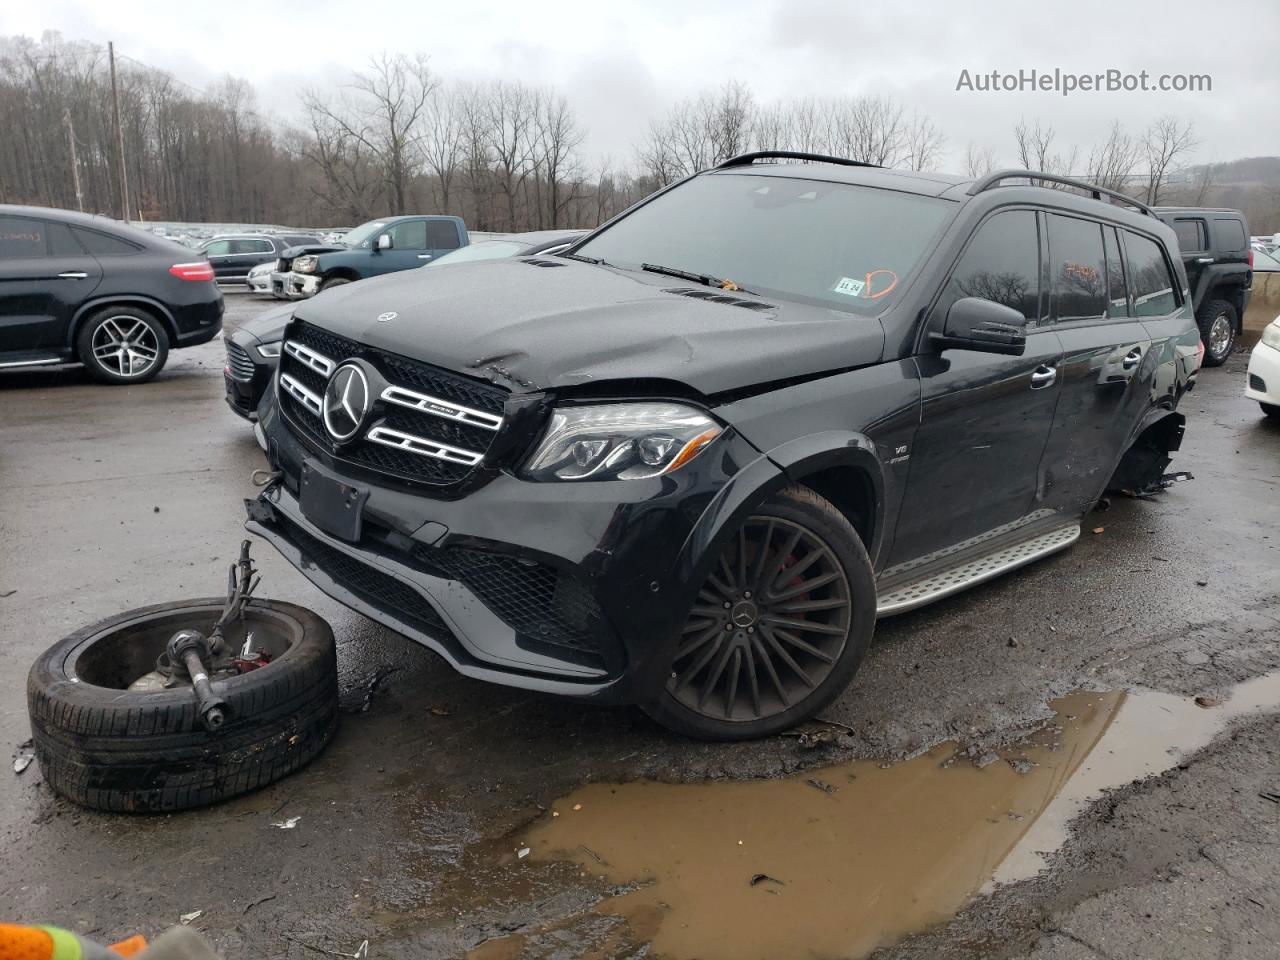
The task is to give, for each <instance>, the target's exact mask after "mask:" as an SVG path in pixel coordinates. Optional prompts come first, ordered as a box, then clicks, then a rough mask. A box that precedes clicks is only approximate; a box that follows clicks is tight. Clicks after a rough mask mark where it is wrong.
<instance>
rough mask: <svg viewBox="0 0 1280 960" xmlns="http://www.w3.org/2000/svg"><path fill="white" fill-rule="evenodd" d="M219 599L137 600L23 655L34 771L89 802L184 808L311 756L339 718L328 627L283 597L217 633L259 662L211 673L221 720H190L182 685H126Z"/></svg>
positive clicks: (192, 702)
mask: <svg viewBox="0 0 1280 960" xmlns="http://www.w3.org/2000/svg"><path fill="white" fill-rule="evenodd" d="M222 605H223V600H222V599H209V600H189V601H184V602H181V603H168V604H160V605H158V606H153V607H143V608H141V609H138V610H132V611H130V612H128V613H124V614H120V615H119V616H116V617H112V618H110V619H108V620H104V621H102V622H101V623H97V624H94V625H93V626H91V627H86V628H85V629H83V630H80V631H77V632H76V633H73V634H72V635H71V636H69V637H67V638H65V639H64V640H62V641H61V642H59V643H57V644H55V645H54V646H53V647H52V648H51V649H50V650H48V651H47V652H46V653H44V654H43V655H42V656H41V657H40V658H39V659H38V660H37V661H36V662H35V664H34V665H33V666H32V668H31V673H30V674H29V676H28V677H27V708H28V711H29V713H30V715H31V732H32V738H33V740H34V742H35V743H34V745H35V752H36V759H37V760H38V761H39V763H40V769H41V770H42V771H43V773H44V778H45V781H46V782H47V783H48V784H49V786H50V787H52V788H53V789H54V790H56V791H57V792H58V793H60V794H62V795H63V796H65V797H66V798H67V799H69V800H73V801H75V802H76V803H79V804H82V805H84V806H86V807H93V808H96V809H99V810H111V811H127V812H153V811H171V810H184V809H187V808H189V807H198V806H202V805H204V804H208V803H213V802H215V801H217V800H225V799H227V798H228V797H234V796H236V795H237V794H241V793H246V792H248V791H250V790H255V789H257V788H258V787H263V786H266V785H267V784H269V783H272V782H274V781H276V780H279V779H280V778H281V777H284V776H286V775H288V774H290V773H292V772H293V771H295V770H297V769H298V768H299V767H301V766H302V765H303V764H305V763H306V762H307V761H309V760H311V759H312V758H313V757H315V756H316V755H317V754H318V753H319V752H320V751H321V750H322V749H324V746H325V744H327V743H328V742H329V740H330V739H331V738H332V737H333V734H334V731H335V730H336V728H337V723H338V681H337V659H336V655H335V652H334V643H333V632H332V631H331V630H330V629H329V625H328V624H327V623H325V621H324V620H322V619H320V618H319V617H318V616H316V615H315V614H314V613H312V612H310V611H309V610H306V609H304V608H302V607H298V606H295V605H294V604H290V603H280V602H277V601H274V600H251V601H250V602H249V604H248V606H247V607H246V609H245V619H244V622H243V623H241V624H234V625H233V626H232V628H231V629H230V630H229V631H228V635H227V639H228V641H229V642H230V643H231V644H233V645H237V647H238V645H239V644H241V643H243V642H244V639H245V632H246V629H247V630H248V631H251V632H252V633H253V640H254V643H253V645H254V646H255V647H256V648H258V649H259V650H262V651H264V652H265V653H266V654H267V655H268V657H269V661H270V662H268V663H267V664H266V665H265V666H262V667H259V668H258V669H256V670H251V671H249V672H247V673H243V674H240V675H238V676H232V677H230V678H227V679H223V680H215V681H214V689H215V691H216V692H217V693H218V695H219V696H221V697H222V698H223V699H224V700H225V701H226V704H227V708H228V717H227V720H226V722H225V723H224V724H223V726H222V727H221V729H219V730H218V731H217V732H216V733H210V732H208V731H207V730H205V729H204V727H203V726H202V725H201V722H200V718H199V716H198V710H197V703H196V696H195V693H194V691H193V690H192V689H191V687H190V685H186V684H184V685H182V686H179V687H176V688H174V689H162V688H153V689H141V690H130V689H129V686H130V684H132V683H134V682H135V681H137V680H139V679H140V678H143V677H144V676H145V675H146V674H148V673H149V671H151V670H152V669H153V668H154V665H155V661H156V658H157V657H158V656H159V654H160V653H161V652H162V651H163V650H164V648H165V644H166V642H167V641H168V639H169V637H171V636H172V635H173V634H174V633H176V632H177V631H179V630H181V629H184V628H191V629H196V630H199V631H201V632H202V633H205V634H208V632H209V631H210V630H211V629H212V627H213V624H214V622H215V621H216V620H217V619H218V616H219V615H220V614H221V612H222Z"/></svg>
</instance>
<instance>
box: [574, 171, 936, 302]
mask: <svg viewBox="0 0 1280 960" xmlns="http://www.w3.org/2000/svg"><path fill="white" fill-rule="evenodd" d="M951 209H952V207H951V202H950V201H947V200H940V199H938V198H936V197H922V196H917V195H915V194H909V193H900V192H897V191H894V190H883V189H879V188H875V187H861V186H853V185H851V184H845V183H829V182H826V181H820V180H799V179H793V178H789V177H773V176H759V175H752V174H709V175H705V176H700V177H695V178H694V179H693V180H690V181H688V182H687V183H685V184H682V185H681V186H679V187H676V188H675V189H674V190H671V191H668V192H667V193H665V194H663V195H662V196H660V197H657V198H656V199H654V200H652V201H650V202H649V203H646V204H645V205H644V206H643V207H641V208H640V209H638V210H636V211H635V212H634V213H632V214H630V215H628V216H626V217H624V218H623V219H621V220H619V221H618V222H617V223H616V224H614V225H613V226H612V227H609V228H608V229H607V230H605V231H604V232H603V233H600V234H598V235H597V236H595V237H594V238H592V239H591V240H589V241H588V242H587V243H585V244H583V245H582V246H580V247H578V248H577V249H576V250H575V251H574V254H575V255H577V256H579V257H593V258H597V259H600V260H604V261H606V262H608V263H610V264H612V265H614V266H618V267H623V268H625V269H629V270H638V269H641V267H642V266H643V265H645V264H650V265H654V266H662V267H670V268H674V269H677V270H684V271H689V272H691V273H696V274H704V275H707V276H711V277H717V278H720V279H723V280H732V281H733V282H734V283H736V284H738V285H739V286H741V287H743V288H744V289H746V290H749V291H751V292H753V293H759V294H763V295H765V296H772V297H777V298H780V299H792V300H801V301H804V302H809V303H816V304H820V305H823V306H830V307H835V308H837V309H840V310H847V311H850V312H853V313H862V314H877V313H880V312H882V311H883V310H884V309H885V308H886V307H888V306H889V305H890V304H891V303H892V302H893V301H894V299H895V298H896V297H897V296H899V295H900V293H901V291H902V289H903V288H904V287H905V286H906V285H907V282H908V281H909V280H910V279H911V271H912V269H914V267H915V266H916V263H917V262H918V261H919V259H920V256H921V255H922V254H923V253H924V250H925V248H926V247H927V246H928V245H929V242H930V241H931V240H932V239H933V237H934V235H935V234H936V233H937V232H938V229H939V227H940V226H941V225H942V222H943V220H944V219H945V218H946V217H947V215H948V214H949V213H950V211H951Z"/></svg>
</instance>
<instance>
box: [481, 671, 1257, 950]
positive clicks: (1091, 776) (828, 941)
mask: <svg viewBox="0 0 1280 960" xmlns="http://www.w3.org/2000/svg"><path fill="white" fill-rule="evenodd" d="M1202 702H1203V703H1205V704H1207V706H1201V705H1198V704H1197V703H1196V701H1194V700H1189V699H1184V698H1180V697H1174V696H1170V695H1166V694H1157V693H1138V694H1134V695H1127V696H1126V695H1125V694H1122V693H1076V694H1072V695H1070V696H1068V697H1065V698H1063V699H1061V700H1058V701H1055V702H1054V703H1053V704H1052V705H1051V706H1052V707H1053V708H1054V710H1055V714H1056V717H1055V719H1054V720H1053V721H1052V722H1050V723H1049V724H1047V725H1046V726H1045V727H1044V728H1042V729H1041V730H1039V731H1037V732H1036V733H1034V734H1032V735H1030V736H1028V737H1025V738H1023V739H1021V740H1018V741H1016V742H1015V743H1012V744H1010V745H1008V746H1006V747H1003V748H999V749H997V750H994V751H990V752H985V753H983V752H979V753H978V754H977V755H976V756H970V755H969V754H968V753H962V752H958V751H957V748H956V747H955V745H954V744H942V745H939V746H937V747H935V748H933V749H932V750H930V751H928V752H927V753H924V754H922V755H920V756H918V757H915V758H914V759H912V760H909V761H906V762H904V763H900V764H896V765H893V766H884V765H880V764H877V763H875V762H871V761H854V762H851V763H847V764H842V765H839V766H834V767H828V768H824V769H819V770H815V771H808V772H806V773H803V774H800V775H797V776H795V777H792V778H788V779H785V780H776V781H761V782H715V783H703V784H662V783H653V782H637V783H630V784H625V785H608V784H592V785H589V786H586V787H583V788H581V789H579V790H577V791H575V792H574V793H572V794H571V795H569V796H568V797H565V798H564V799H563V800H561V801H559V802H557V803H556V804H555V805H554V807H553V809H552V811H549V812H548V814H547V815H546V816H545V817H544V818H543V819H542V820H541V821H540V822H539V823H538V824H537V825H536V826H535V827H534V828H532V829H531V830H530V831H529V832H528V834H527V836H526V838H525V839H526V841H527V843H528V845H529V847H530V848H531V851H532V852H531V854H530V858H531V859H533V860H551V861H569V862H572V863H574V864H576V865H577V866H578V867H579V868H581V869H582V870H584V871H586V872H588V873H590V874H593V875H595V876H598V877H603V878H605V879H607V880H608V881H610V882H611V883H614V884H619V885H635V884H643V886H641V887H639V888H638V889H632V890H630V891H629V892H627V893H624V894H622V895H620V896H616V897H612V898H609V899H607V900H605V901H603V902H601V903H600V904H599V905H597V907H596V908H595V909H596V913H597V915H604V916H608V917H621V918H623V919H625V920H626V922H627V923H626V925H627V926H628V927H629V928H630V929H631V933H632V935H633V937H634V939H636V940H641V939H643V940H644V941H647V942H648V943H649V944H650V945H651V949H652V952H653V953H655V954H658V955H661V956H665V957H672V958H684V960H687V958H695V957H696V958H700V960H716V958H735V960H750V958H760V960H765V958H768V960H785V958H788V957H804V958H812V957H856V956H862V955H865V954H867V953H869V952H871V951H872V950H874V949H875V948H877V947H879V946H883V945H887V944H889V943H892V942H895V941H897V940H899V939H901V938H902V937H903V936H905V935H906V934H908V933H911V932H915V931H918V930H921V929H924V928H926V927H928V926H930V925H933V924H935V923H938V922H941V921H943V920H945V919H947V918H948V917H950V916H951V915H952V914H954V913H955V912H956V911H957V910H959V909H960V908H961V907H962V906H964V904H965V903H966V902H967V901H969V900H970V899H971V898H972V897H973V896H974V895H975V894H976V893H978V892H979V891H980V890H982V889H983V888H984V887H986V886H988V885H990V884H991V883H992V882H996V881H1009V880H1016V879H1019V878H1021V877H1025V876H1029V875H1031V874H1033V873H1035V872H1036V871H1038V870H1039V869H1040V868H1041V867H1042V866H1043V865H1044V862H1045V861H1044V858H1045V856H1046V854H1047V853H1048V852H1049V851H1052V850H1053V849H1056V848H1057V847H1058V846H1059V845H1060V844H1061V843H1062V842H1063V841H1064V840H1065V839H1066V836H1067V832H1066V830H1067V824H1068V823H1069V821H1070V819H1071V818H1072V817H1073V816H1074V815H1075V814H1076V813H1077V812H1078V811H1079V810H1080V809H1081V808H1082V807H1083V805H1084V804H1086V803H1087V802H1088V801H1089V800H1091V799H1092V798H1094V797H1096V796H1097V795H1098V794H1099V793H1100V792H1101V791H1102V790H1103V789H1105V788H1107V787H1111V786H1119V785H1122V784H1125V783H1128V782H1130V781H1132V780H1134V779H1140V778H1142V777H1145V776H1148V775H1151V774H1155V773H1158V772H1160V771H1162V770H1165V769H1167V768H1169V767H1170V766H1172V765H1174V764H1175V763H1176V762H1177V761H1178V758H1179V757H1180V756H1184V755H1186V754H1187V753H1190V752H1193V751H1194V750H1196V749H1199V748H1200V747H1203V746H1204V745H1206V744H1207V743H1208V742H1209V741H1210V740H1211V739H1212V738H1213V736H1214V735H1215V734H1216V733H1217V732H1218V731H1219V730H1221V729H1222V727H1223V726H1224V725H1225V723H1226V722H1227V721H1228V720H1229V719H1231V718H1233V717H1236V716H1241V715H1245V714H1248V713H1251V712H1255V711H1258V710H1262V709H1265V708H1266V707H1269V706H1274V705H1276V704H1278V703H1280V674H1273V675H1268V676H1266V677H1261V678H1258V679H1257V680H1254V681H1250V682H1248V683H1245V684H1242V685H1241V686H1240V687H1239V688H1237V689H1236V691H1235V692H1234V693H1233V694H1232V695H1231V696H1230V697H1229V698H1224V700H1223V702H1217V701H1216V700H1212V699H1205V700H1203V701H1202ZM562 923H563V921H562ZM562 930H563V927H562ZM522 933H525V938H522V939H523V942H516V943H512V942H507V943H498V942H494V941H490V942H489V943H488V944H486V952H485V953H484V954H483V956H485V957H501V956H507V955H511V956H531V955H538V952H539V951H537V950H530V949H529V947H530V946H531V943H530V942H529V941H530V940H531V939H534V938H530V937H528V934H527V932H524V931H522ZM513 939H514V938H513ZM507 950H514V951H515V952H514V953H511V954H508V953H506V952H505V951H507Z"/></svg>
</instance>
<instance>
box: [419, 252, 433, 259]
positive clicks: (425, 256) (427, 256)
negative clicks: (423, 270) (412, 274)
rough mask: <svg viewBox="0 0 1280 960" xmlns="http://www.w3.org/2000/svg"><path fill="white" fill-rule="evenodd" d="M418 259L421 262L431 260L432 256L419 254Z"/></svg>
mask: <svg viewBox="0 0 1280 960" xmlns="http://www.w3.org/2000/svg"><path fill="white" fill-rule="evenodd" d="M418 259H419V260H430V259H431V254H429V253H420V254H418Z"/></svg>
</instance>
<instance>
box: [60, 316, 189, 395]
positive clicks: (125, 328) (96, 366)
mask: <svg viewBox="0 0 1280 960" xmlns="http://www.w3.org/2000/svg"><path fill="white" fill-rule="evenodd" d="M76 344H77V347H78V353H79V356H80V362H81V363H83V364H84V365H85V366H86V367H88V368H89V372H90V373H92V374H93V376H94V377H95V378H96V379H98V380H102V381H104V382H106V383H142V382H144V381H147V380H150V379H151V378H152V377H154V376H155V375H156V374H157V373H159V372H160V368H161V367H163V366H164V362H165V359H166V358H167V357H168V355H169V338H168V336H167V335H166V333H165V330H164V327H163V326H161V325H160V323H159V322H158V321H157V320H156V319H155V318H154V317H152V316H150V315H149V314H146V313H143V312H142V311H140V310H133V309H128V310H125V309H121V308H118V307H116V308H110V309H107V310H103V311H100V312H98V313H96V314H94V315H93V316H92V317H90V318H89V319H88V320H87V321H86V322H85V324H84V327H83V328H82V329H81V330H80V335H79V337H77V340H76Z"/></svg>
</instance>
